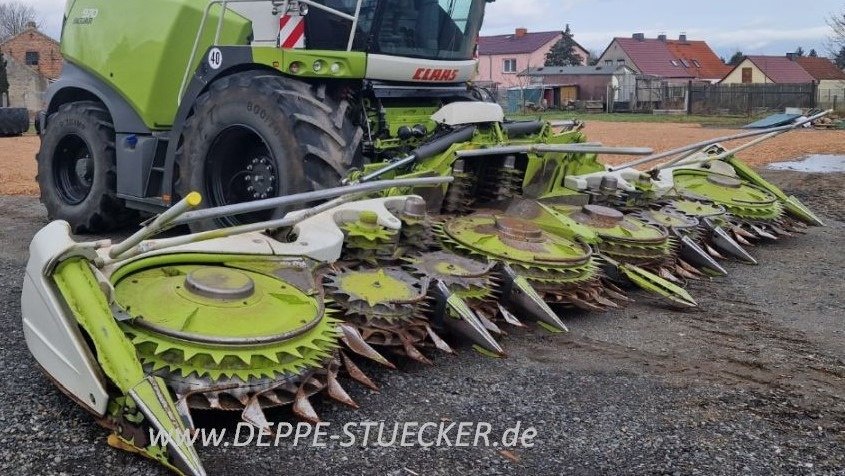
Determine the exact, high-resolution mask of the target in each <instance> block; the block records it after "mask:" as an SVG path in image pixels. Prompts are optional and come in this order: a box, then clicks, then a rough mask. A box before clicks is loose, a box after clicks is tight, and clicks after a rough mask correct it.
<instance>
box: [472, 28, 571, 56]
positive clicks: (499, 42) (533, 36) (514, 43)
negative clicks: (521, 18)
mask: <svg viewBox="0 0 845 476" xmlns="http://www.w3.org/2000/svg"><path fill="white" fill-rule="evenodd" d="M562 35H563V33H561V32H560V31H538V32H536V33H526V34H525V35H523V36H522V37H517V36H516V35H515V34H510V35H496V36H482V37H479V38H478V54H480V55H518V54H523V53H533V52H535V51H537V50H539V49H540V48H542V47H543V46H545V45H546V44H548V43H549V42H551V41H554V40H557V39H559V38H560V37H561V36H562Z"/></svg>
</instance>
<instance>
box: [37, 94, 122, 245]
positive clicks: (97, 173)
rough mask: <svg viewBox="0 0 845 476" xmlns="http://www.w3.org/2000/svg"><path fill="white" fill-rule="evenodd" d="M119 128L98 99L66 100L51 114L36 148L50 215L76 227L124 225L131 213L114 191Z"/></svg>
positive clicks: (99, 229) (81, 229)
mask: <svg viewBox="0 0 845 476" xmlns="http://www.w3.org/2000/svg"><path fill="white" fill-rule="evenodd" d="M114 141H115V133H114V124H113V123H112V119H111V116H110V115H109V112H108V111H107V110H106V109H105V108H104V107H103V106H102V105H101V104H99V103H97V102H93V101H80V102H74V103H69V104H65V105H63V106H62V107H61V108H60V109H59V111H58V112H56V113H55V114H53V115H51V116H50V120H49V126H48V127H47V128H46V130H44V131H43V135H42V136H41V150H40V151H39V152H38V156H37V161H38V186H39V188H40V189H41V202H42V203H43V204H44V206H45V208H47V214H48V216H49V218H50V219H51V220H65V221H67V222H68V223H70V225H71V228H72V229H73V231H74V233H86V232H89V233H97V232H103V231H108V230H111V229H114V228H117V227H119V226H121V225H124V224H125V223H126V222H127V220H129V219H130V218H131V217H132V214H131V213H130V212H128V211H127V209H126V207H125V203H124V202H123V200H120V199H118V198H117V195H116V187H117V186H116V184H117V175H116V170H115V169H116V158H115V148H114Z"/></svg>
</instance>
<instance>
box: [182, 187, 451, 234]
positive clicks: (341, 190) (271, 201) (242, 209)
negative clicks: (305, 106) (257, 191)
mask: <svg viewBox="0 0 845 476" xmlns="http://www.w3.org/2000/svg"><path fill="white" fill-rule="evenodd" d="M451 181H452V178H451V177H427V178H418V179H401V180H383V181H380V182H373V183H366V184H355V185H346V186H343V187H336V188H328V189H325V190H315V191H313V192H305V193H297V194H295V195H288V196H285V197H276V198H268V199H265V200H257V201H254V202H245V203H237V204H234V205H226V206H222V207H216V208H208V209H205V210H197V211H194V212H189V213H185V214H183V215H182V216H181V217H179V218H178V219H177V220H174V221H173V222H172V223H171V226H178V225H187V224H189V223H195V222H198V221H203V220H213V219H215V218H222V217H227V216H236V215H243V214H245V213H254V212H259V211H263V210H272V209H274V208H282V207H287V206H290V205H298V204H302V203H308V202H317V201H320V200H328V199H331V198H336V197H340V196H343V195H348V194H351V193H369V192H378V191H381V190H387V189H390V188H405V187H427V186H435V185H444V184H447V183H450V182H451Z"/></svg>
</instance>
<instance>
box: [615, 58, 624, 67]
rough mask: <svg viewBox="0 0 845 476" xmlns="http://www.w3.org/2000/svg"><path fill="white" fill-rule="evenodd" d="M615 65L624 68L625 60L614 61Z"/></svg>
mask: <svg viewBox="0 0 845 476" xmlns="http://www.w3.org/2000/svg"><path fill="white" fill-rule="evenodd" d="M616 64H617V65H618V66H624V65H625V60H624V59H618V60H616Z"/></svg>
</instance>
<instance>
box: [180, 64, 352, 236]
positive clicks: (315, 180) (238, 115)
mask: <svg viewBox="0 0 845 476" xmlns="http://www.w3.org/2000/svg"><path fill="white" fill-rule="evenodd" d="M349 107H350V106H349V103H348V102H347V101H345V100H342V99H335V98H333V97H331V96H330V95H328V94H327V91H326V88H325V86H312V85H309V84H306V83H303V82H301V81H297V80H294V79H290V78H285V77H282V76H279V75H274V74H270V73H266V72H258V71H252V72H245V73H237V74H234V75H232V76H228V77H225V78H222V79H220V80H218V81H216V82H215V83H213V84H212V85H211V87H210V88H209V90H208V91H207V92H206V93H204V94H202V95H201V96H200V97H199V98H198V100H197V102H196V106H195V108H194V112H193V114H192V115H191V117H190V118H189V119H188V120H187V122H186V124H185V129H184V132H183V134H182V143H181V145H180V147H179V150H178V153H177V166H178V170H177V171H176V174H175V176H176V177H177V181H176V184H175V187H174V188H175V190H176V192H177V195H179V196H182V197H184V196H186V195H187V194H188V193H189V192H192V191H197V192H200V193H201V194H202V195H203V197H204V200H203V206H204V207H207V208H210V207H218V206H224V205H231V204H235V203H243V202H250V201H255V200H260V199H264V198H272V197H280V196H285V195H290V194H294V193H299V192H305V191H310V190H315V189H320V188H326V187H333V186H337V185H338V184H340V182H341V180H342V178H343V177H344V176H345V175H346V173H347V171H348V170H349V169H350V168H352V167H356V166H359V165H360V163H359V162H360V160H361V159H360V147H359V146H360V143H361V139H362V137H363V132H362V130H361V129H360V128H359V127H358V126H356V125H354V124H353V123H352V122H351V121H349V120H348V117H347V116H348V112H349ZM303 206H304V205H303ZM287 211H289V209H276V210H269V211H266V212H257V213H251V214H245V215H241V216H237V217H227V218H222V219H217V220H213V221H212V220H209V221H205V222H199V223H195V224H192V225H191V229H192V230H193V231H202V230H209V229H215V228H221V227H226V226H233V225H239V224H244V223H253V222H258V221H265V220H270V219H276V218H280V217H281V216H283V215H284V214H285V213H286V212H287Z"/></svg>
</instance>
